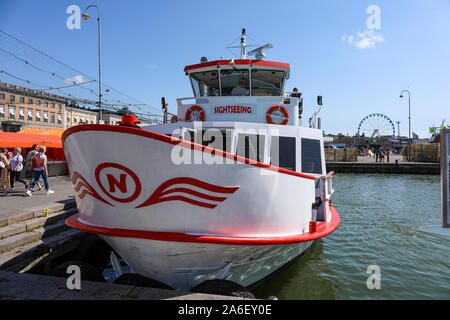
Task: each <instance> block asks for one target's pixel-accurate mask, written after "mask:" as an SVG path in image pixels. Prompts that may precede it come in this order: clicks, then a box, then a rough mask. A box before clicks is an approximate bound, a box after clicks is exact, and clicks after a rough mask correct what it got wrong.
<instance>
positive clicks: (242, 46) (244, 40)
mask: <svg viewBox="0 0 450 320" xmlns="http://www.w3.org/2000/svg"><path fill="white" fill-rule="evenodd" d="M236 40H237V39H235V40H234V41H233V42H235V41H236ZM257 46H259V45H258V44H250V45H248V44H247V34H246V30H245V28H243V29H242V34H241V44H240V45H239V46H228V47H227V49H231V48H240V49H241V57H240V59H247V47H257Z"/></svg>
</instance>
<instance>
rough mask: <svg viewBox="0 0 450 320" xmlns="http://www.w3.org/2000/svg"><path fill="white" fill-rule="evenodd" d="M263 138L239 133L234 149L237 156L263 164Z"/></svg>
mask: <svg viewBox="0 0 450 320" xmlns="http://www.w3.org/2000/svg"><path fill="white" fill-rule="evenodd" d="M265 138H266V137H265V136H263V135H257V134H242V133H239V135H238V140H237V147H236V154H237V155H238V156H241V157H244V158H248V159H251V160H254V161H258V162H263V159H264V143H265Z"/></svg>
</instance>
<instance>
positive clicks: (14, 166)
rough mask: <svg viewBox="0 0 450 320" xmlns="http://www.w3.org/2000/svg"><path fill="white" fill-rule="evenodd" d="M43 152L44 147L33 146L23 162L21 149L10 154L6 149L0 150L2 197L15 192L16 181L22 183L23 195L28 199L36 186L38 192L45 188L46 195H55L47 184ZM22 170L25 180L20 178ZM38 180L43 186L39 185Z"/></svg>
mask: <svg viewBox="0 0 450 320" xmlns="http://www.w3.org/2000/svg"><path fill="white" fill-rule="evenodd" d="M45 152H46V147H45V146H39V145H37V144H35V145H33V147H32V149H31V150H30V151H29V152H28V154H27V156H26V158H25V160H24V159H23V157H22V155H21V153H22V148H19V147H16V148H14V150H13V151H12V152H11V151H8V149H6V148H0V189H1V191H3V196H5V197H7V196H9V195H11V193H10V192H11V191H14V190H15V183H16V181H18V182H20V183H23V185H24V187H25V189H24V191H25V195H27V196H30V197H31V196H32V192H33V189H34V186H35V185H36V184H37V187H38V189H39V191H40V190H42V188H44V187H45V191H46V192H45V194H47V195H49V194H52V193H55V191H53V190H51V189H50V186H49V184H48V168H47V156H46V155H45ZM23 169H25V180H23V179H22V178H21V177H22V170H23ZM40 179H42V180H43V182H44V184H40V183H39V180H40Z"/></svg>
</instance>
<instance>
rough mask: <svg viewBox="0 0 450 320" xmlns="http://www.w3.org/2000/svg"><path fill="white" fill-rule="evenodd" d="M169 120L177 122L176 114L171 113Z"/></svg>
mask: <svg viewBox="0 0 450 320" xmlns="http://www.w3.org/2000/svg"><path fill="white" fill-rule="evenodd" d="M170 122H171V123H176V122H178V118H177V116H175V115H173V116H172V117H171V118H170Z"/></svg>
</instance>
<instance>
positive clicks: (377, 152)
mask: <svg viewBox="0 0 450 320" xmlns="http://www.w3.org/2000/svg"><path fill="white" fill-rule="evenodd" d="M379 156H380V150H375V157H376V158H375V162H378V157H379Z"/></svg>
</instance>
